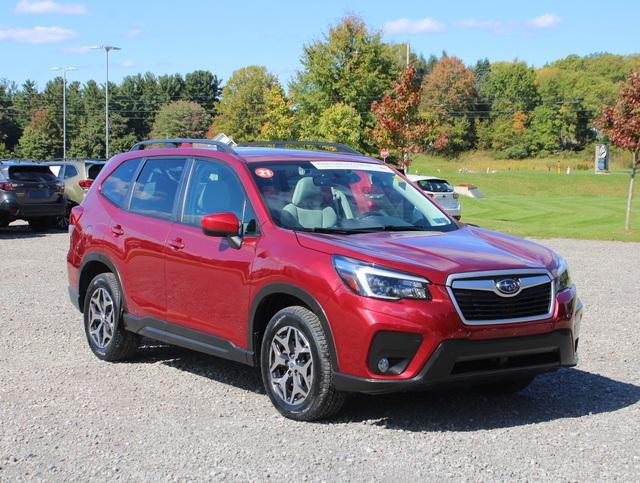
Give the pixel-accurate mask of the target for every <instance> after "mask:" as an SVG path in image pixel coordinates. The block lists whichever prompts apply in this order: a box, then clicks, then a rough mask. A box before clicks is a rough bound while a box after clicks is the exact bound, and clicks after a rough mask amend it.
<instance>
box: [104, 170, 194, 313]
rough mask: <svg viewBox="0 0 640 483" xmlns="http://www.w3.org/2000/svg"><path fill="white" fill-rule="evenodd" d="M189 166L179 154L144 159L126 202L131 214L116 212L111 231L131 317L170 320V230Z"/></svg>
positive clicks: (127, 211) (127, 209)
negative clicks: (167, 277)
mask: <svg viewBox="0 0 640 483" xmlns="http://www.w3.org/2000/svg"><path fill="white" fill-rule="evenodd" d="M186 165H187V159H186V158H180V157H171V158H147V159H144V160H143V161H142V163H141V165H140V167H139V168H138V174H137V176H135V180H136V181H135V184H134V186H133V189H131V190H130V192H129V194H128V196H129V197H130V199H129V200H127V201H125V203H124V205H125V208H126V212H119V213H118V216H112V219H111V227H110V230H111V233H112V236H113V238H114V239H116V243H117V244H118V246H119V252H120V257H119V258H120V259H121V260H122V264H121V266H120V267H119V269H120V271H121V278H122V279H123V280H124V281H125V287H124V289H125V293H126V299H127V309H128V311H129V312H130V313H131V314H132V315H135V316H138V317H153V318H155V319H162V320H164V319H165V318H166V313H165V310H166V291H165V280H164V276H165V255H166V248H167V245H166V242H167V234H168V232H169V229H170V227H171V225H172V223H173V221H174V220H175V213H176V205H177V199H178V193H179V191H180V189H181V183H182V177H183V175H184V172H185V167H186ZM103 189H104V188H103Z"/></svg>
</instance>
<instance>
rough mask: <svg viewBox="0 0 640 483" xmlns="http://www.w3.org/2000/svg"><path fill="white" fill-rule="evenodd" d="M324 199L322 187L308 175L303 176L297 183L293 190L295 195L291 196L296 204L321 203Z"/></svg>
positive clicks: (292, 201)
mask: <svg viewBox="0 0 640 483" xmlns="http://www.w3.org/2000/svg"><path fill="white" fill-rule="evenodd" d="M323 199H324V195H323V193H322V187H321V186H316V185H315V183H314V182H313V178H311V177H309V176H307V177H305V178H301V179H300V180H299V181H298V183H297V184H296V187H295V189H294V190H293V196H292V197H291V203H293V204H294V205H296V206H301V205H321V204H322V200H323Z"/></svg>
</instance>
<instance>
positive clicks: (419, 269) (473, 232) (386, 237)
mask: <svg viewBox="0 0 640 483" xmlns="http://www.w3.org/2000/svg"><path fill="white" fill-rule="evenodd" d="M297 235H298V240H299V242H300V244H301V245H302V246H303V247H306V248H310V249H312V250H317V251H320V252H323V253H328V254H330V255H343V256H347V257H351V258H356V259H359V260H363V261H366V262H371V263H376V264H379V265H385V266H387V267H390V268H396V269H399V270H403V271H407V272H411V273H415V274H417V275H422V276H426V277H427V278H428V279H429V280H430V281H431V282H432V283H435V284H441V285H442V284H444V283H445V281H446V278H447V276H448V275H449V274H452V273H459V272H475V271H481V270H500V269H514V268H515V269H518V268H546V269H548V270H549V271H553V270H554V269H555V267H556V265H557V258H556V256H555V254H554V252H553V251H551V250H550V249H548V248H545V247H543V246H542V245H539V244H537V243H534V242H530V241H527V240H523V239H521V238H516V237H512V236H509V235H504V234H501V233H497V232H493V231H489V230H484V229H481V228H475V227H471V226H465V227H463V228H460V229H459V230H456V231H452V232H447V233H439V232H433V233H428V234H424V233H420V234H417V233H406V232H405V233H392V232H381V233H367V234H358V235H325V234H315V233H302V232H298V233H297Z"/></svg>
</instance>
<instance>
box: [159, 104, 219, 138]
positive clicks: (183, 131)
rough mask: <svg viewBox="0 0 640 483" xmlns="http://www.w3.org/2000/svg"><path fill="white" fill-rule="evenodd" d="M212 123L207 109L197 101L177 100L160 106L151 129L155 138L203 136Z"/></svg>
mask: <svg viewBox="0 0 640 483" xmlns="http://www.w3.org/2000/svg"><path fill="white" fill-rule="evenodd" d="M210 124H211V117H210V116H209V114H208V113H207V111H206V109H205V108H204V107H202V106H201V105H200V104H198V103H196V102H190V101H175V102H172V103H170V104H166V105H164V106H162V107H161V108H160V112H158V115H157V116H156V120H155V122H154V123H153V129H152V130H151V137H153V138H203V137H205V135H206V133H207V129H208V128H209V125H210Z"/></svg>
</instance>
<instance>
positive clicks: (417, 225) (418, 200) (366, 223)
mask: <svg viewBox="0 0 640 483" xmlns="http://www.w3.org/2000/svg"><path fill="white" fill-rule="evenodd" d="M250 170H251V173H252V174H253V177H254V179H255V181H256V184H257V185H258V188H259V190H260V192H261V194H262V197H263V198H264V200H265V203H266V205H267V207H268V208H269V211H270V212H271V216H272V218H273V220H274V222H275V223H277V224H278V225H279V226H281V227H284V228H290V229H293V230H303V231H318V232H334V233H362V232H372V231H413V230H420V231H424V230H427V231H451V230H455V229H456V228H457V226H456V225H455V224H454V223H453V222H452V221H451V220H450V219H449V218H448V217H447V216H446V215H445V214H444V213H443V212H442V211H440V209H439V208H437V207H436V206H435V205H434V204H433V203H431V202H430V201H429V200H428V199H427V198H426V197H425V196H424V195H422V194H421V193H420V192H419V191H418V190H416V189H415V188H413V186H411V185H410V184H409V183H407V182H406V181H405V180H404V179H403V178H402V177H400V176H399V175H397V174H396V173H395V172H394V171H393V170H391V169H390V168H389V167H388V166H385V165H382V164H369V163H357V162H343V161H338V162H332V161H317V162H309V161H297V162H279V163H271V164H269V163H266V164H263V163H253V164H252V166H251V167H250Z"/></svg>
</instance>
